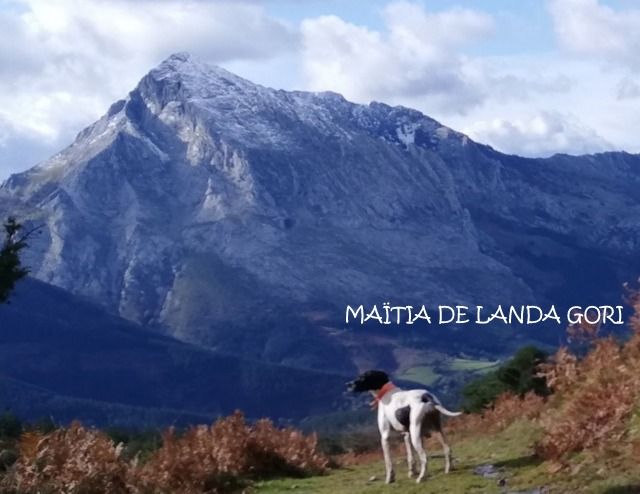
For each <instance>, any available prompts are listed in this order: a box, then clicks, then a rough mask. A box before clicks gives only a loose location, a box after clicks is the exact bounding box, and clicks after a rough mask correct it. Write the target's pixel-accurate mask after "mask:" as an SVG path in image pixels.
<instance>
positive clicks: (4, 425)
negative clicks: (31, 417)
mask: <svg viewBox="0 0 640 494" xmlns="http://www.w3.org/2000/svg"><path fill="white" fill-rule="evenodd" d="M20 434H22V422H20V419H19V418H18V417H16V416H15V415H14V414H13V413H11V412H9V411H6V412H4V413H3V414H2V415H0V439H17V438H19V437H20Z"/></svg>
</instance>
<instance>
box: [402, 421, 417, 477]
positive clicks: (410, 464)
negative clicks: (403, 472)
mask: <svg viewBox="0 0 640 494" xmlns="http://www.w3.org/2000/svg"><path fill="white" fill-rule="evenodd" d="M402 436H403V437H404V446H405V448H407V466H408V467H409V478H410V479H411V478H413V476H414V475H415V474H416V473H417V472H416V464H415V462H414V461H413V447H412V446H411V437H410V436H409V433H408V432H405V433H404V434H403V435H402Z"/></svg>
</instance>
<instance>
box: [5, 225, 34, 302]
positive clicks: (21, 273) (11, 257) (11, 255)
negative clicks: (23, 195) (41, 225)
mask: <svg viewBox="0 0 640 494" xmlns="http://www.w3.org/2000/svg"><path fill="white" fill-rule="evenodd" d="M33 231H35V230H32V231H30V232H27V233H26V234H23V235H21V233H22V225H21V224H20V223H18V222H17V221H16V219H15V218H8V219H7V221H6V222H5V223H4V233H5V239H4V242H3V244H2V249H0V304H1V303H3V302H6V301H7V299H8V298H9V295H10V294H11V292H12V291H13V289H14V287H15V285H16V283H17V282H18V281H19V280H21V279H22V278H24V277H25V276H26V275H27V274H28V273H29V270H28V269H26V268H25V267H24V266H22V263H21V262H20V251H22V249H24V248H25V247H26V246H27V237H29V235H30V234H31V233H33Z"/></svg>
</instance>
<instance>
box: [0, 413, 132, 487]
mask: <svg viewBox="0 0 640 494" xmlns="http://www.w3.org/2000/svg"><path fill="white" fill-rule="evenodd" d="M19 452H20V457H19V458H18V461H16V463H15V464H14V465H13V467H12V469H11V471H10V473H9V475H8V476H7V477H6V478H5V479H4V483H5V487H6V488H8V489H15V490H17V491H18V492H21V493H47V492H51V493H53V492H65V493H70V494H83V493H87V494H88V493H100V492H105V493H106V492H109V493H113V494H120V493H127V492H129V489H128V487H127V475H128V469H127V465H126V464H125V463H124V462H122V461H121V460H120V448H118V447H116V446H114V444H113V442H112V441H111V440H110V439H109V438H108V437H107V436H106V435H105V434H103V433H101V432H99V431H96V430H94V429H86V428H84V427H82V426H81V425H80V424H79V423H78V422H74V423H73V424H72V425H71V426H70V427H69V428H68V429H59V430H57V431H55V432H52V433H50V434H46V435H43V434H40V433H38V432H28V433H25V434H24V435H23V437H22V438H21V440H20V444H19Z"/></svg>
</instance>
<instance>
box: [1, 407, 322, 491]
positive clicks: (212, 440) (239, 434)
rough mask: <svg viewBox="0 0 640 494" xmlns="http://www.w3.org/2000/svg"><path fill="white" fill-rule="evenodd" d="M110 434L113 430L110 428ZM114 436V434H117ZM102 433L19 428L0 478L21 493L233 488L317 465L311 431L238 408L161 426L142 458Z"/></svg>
mask: <svg viewBox="0 0 640 494" xmlns="http://www.w3.org/2000/svg"><path fill="white" fill-rule="evenodd" d="M114 434H115V433H114ZM120 434H121V435H122V433H120ZM123 451H124V445H123V443H119V444H118V445H117V446H116V445H115V443H114V441H113V440H112V439H111V438H110V437H109V436H108V435H107V434H105V433H103V432H100V431H97V430H95V429H89V428H85V427H83V426H82V425H80V424H79V423H77V422H75V423H73V424H72V425H71V426H70V427H69V428H67V429H58V430H55V431H53V432H51V433H49V434H42V433H40V432H37V431H31V432H26V433H24V434H23V435H22V437H21V439H20V443H19V457H18V459H17V461H16V462H15V463H14V464H13V466H12V467H11V468H10V470H9V471H8V473H7V475H6V477H5V478H4V479H3V480H2V483H1V484H0V491H1V492H20V493H21V494H35V493H42V494H49V493H51V494H53V493H59V492H64V493H65V494H101V493H105V494H106V493H109V494H169V493H172V494H173V493H175V494H196V493H209V494H214V493H222V492H229V491H230V490H234V489H236V488H238V487H240V486H242V485H244V484H245V483H246V482H247V481H249V480H251V479H257V478H264V477H269V476H273V475H308V474H318V473H322V472H324V471H325V469H326V468H327V465H328V460H327V458H325V457H324V456H323V455H321V454H320V453H318V452H317V441H316V438H315V436H305V435H303V434H302V433H301V432H299V431H297V430H294V429H290V428H288V429H278V428H276V427H275V426H274V425H273V423H272V422H270V421H268V420H260V421H258V422H256V423H255V424H254V425H249V424H247V423H246V422H245V420H244V417H243V416H242V414H240V413H239V412H236V413H235V414H234V415H232V416H230V417H228V418H224V419H220V420H218V421H217V422H215V423H214V424H213V425H212V426H205V425H201V426H197V427H192V428H190V429H188V430H187V431H186V432H184V433H183V434H181V435H178V434H176V433H175V431H174V430H173V429H170V430H168V431H167V432H166V433H165V435H164V437H163V442H162V447H160V448H159V449H157V450H156V451H155V452H154V453H152V454H151V456H150V458H149V460H148V461H147V462H145V463H142V462H141V461H140V455H136V457H135V458H133V459H131V460H130V459H128V458H126V457H125V455H123Z"/></svg>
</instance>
